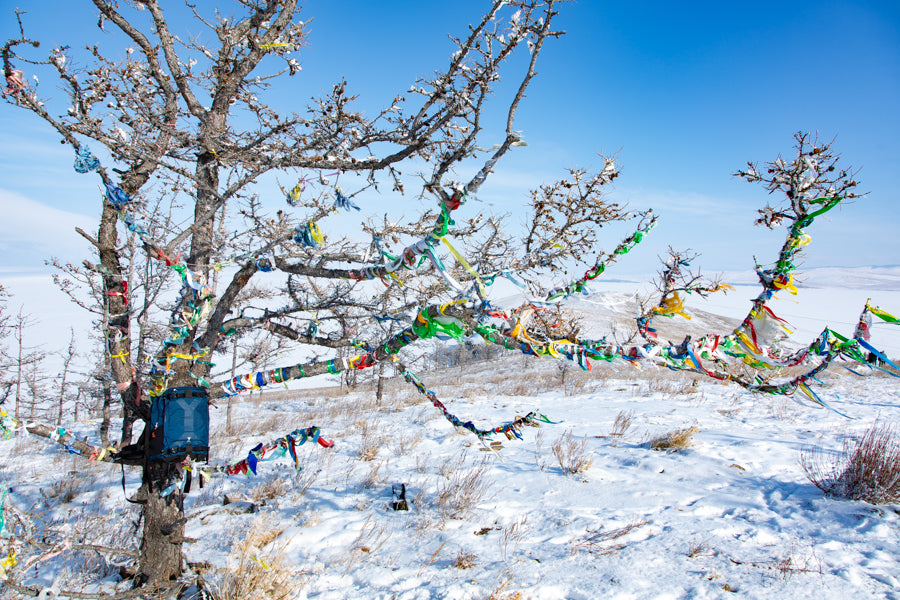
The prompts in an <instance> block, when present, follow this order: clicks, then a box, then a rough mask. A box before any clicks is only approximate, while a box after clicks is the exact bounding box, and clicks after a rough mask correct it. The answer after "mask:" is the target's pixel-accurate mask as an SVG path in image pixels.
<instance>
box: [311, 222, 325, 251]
mask: <svg viewBox="0 0 900 600" xmlns="http://www.w3.org/2000/svg"><path fill="white" fill-rule="evenodd" d="M309 233H310V236H311V237H312V239H314V240H315V241H316V243H318V244H319V245H320V246H321V245H322V244H324V243H325V236H324V235H322V230H321V229H319V225H318V223H316V222H315V221H310V222H309Z"/></svg>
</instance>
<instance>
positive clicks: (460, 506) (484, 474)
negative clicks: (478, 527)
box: [434, 454, 492, 520]
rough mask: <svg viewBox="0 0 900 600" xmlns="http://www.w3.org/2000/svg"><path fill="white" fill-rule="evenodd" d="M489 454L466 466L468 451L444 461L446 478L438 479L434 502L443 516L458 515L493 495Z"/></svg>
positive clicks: (444, 517)
mask: <svg viewBox="0 0 900 600" xmlns="http://www.w3.org/2000/svg"><path fill="white" fill-rule="evenodd" d="M488 470H489V467H488V458H487V457H485V458H484V459H482V460H481V461H479V462H478V463H477V464H475V465H474V466H472V467H467V466H466V455H465V454H460V455H459V456H458V457H457V458H456V459H455V460H451V461H448V462H447V463H444V464H443V465H441V475H442V477H443V479H442V480H441V481H440V482H438V486H437V496H436V498H435V500H434V506H435V508H436V509H437V511H438V513H439V514H440V516H441V519H442V520H446V519H458V518H462V517H464V516H465V515H466V514H468V513H469V512H470V511H472V510H474V509H475V508H476V507H477V506H478V505H479V504H481V503H482V502H484V501H486V500H487V499H488V497H489V496H490V495H491V488H492V483H491V481H490V479H488Z"/></svg>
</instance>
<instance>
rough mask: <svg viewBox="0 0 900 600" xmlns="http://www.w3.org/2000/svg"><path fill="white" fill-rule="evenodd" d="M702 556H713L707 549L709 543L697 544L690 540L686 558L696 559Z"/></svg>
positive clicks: (694, 540) (708, 548)
mask: <svg viewBox="0 0 900 600" xmlns="http://www.w3.org/2000/svg"><path fill="white" fill-rule="evenodd" d="M704 554H709V555H711V554H714V553H713V551H712V550H711V549H710V547H709V542H706V541H703V542H698V541H697V540H696V539H692V540H691V545H690V547H689V548H688V551H687V556H688V558H697V557H698V556H703V555H704Z"/></svg>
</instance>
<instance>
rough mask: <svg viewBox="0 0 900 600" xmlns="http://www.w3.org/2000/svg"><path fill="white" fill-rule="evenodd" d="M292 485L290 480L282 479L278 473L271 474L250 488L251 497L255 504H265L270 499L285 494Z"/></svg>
mask: <svg viewBox="0 0 900 600" xmlns="http://www.w3.org/2000/svg"><path fill="white" fill-rule="evenodd" d="M290 487H291V486H290V482H289V480H286V479H282V478H281V477H280V476H279V475H277V474H276V475H271V476H269V477H267V478H266V479H265V480H263V481H260V482H259V483H258V484H256V486H255V487H254V488H253V489H252V490H250V499H251V500H252V501H253V503H254V504H260V505H265V504H266V502H268V501H269V500H274V499H275V498H281V497H282V496H284V495H285V494H286V493H287V492H288V490H289V489H290Z"/></svg>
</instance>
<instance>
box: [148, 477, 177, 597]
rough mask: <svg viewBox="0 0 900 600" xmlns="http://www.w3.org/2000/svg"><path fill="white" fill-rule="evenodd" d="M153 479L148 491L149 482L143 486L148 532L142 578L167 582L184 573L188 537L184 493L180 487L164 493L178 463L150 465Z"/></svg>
mask: <svg viewBox="0 0 900 600" xmlns="http://www.w3.org/2000/svg"><path fill="white" fill-rule="evenodd" d="M147 472H148V475H147V477H148V478H149V479H150V480H151V481H152V482H153V484H152V491H151V492H150V493H149V494H148V493H146V490H147V483H146V482H145V483H144V485H143V486H142V487H141V492H142V494H141V495H143V496H144V498H146V502H147V503H146V504H144V533H143V538H142V540H141V555H140V576H139V582H140V583H144V582H147V581H153V582H164V581H171V580H173V579H177V578H178V577H179V576H180V575H181V567H182V557H181V546H182V542H183V540H184V525H185V523H186V522H187V519H185V517H184V495H183V494H182V493H181V490H180V489H176V490H175V491H174V492H172V493H171V494H169V495H168V496H166V497H165V498H163V497H160V491H161V490H162V489H164V486H167V485H169V482H170V480H171V478H172V477H173V476H174V475H175V467H174V465H168V464H164V465H158V466H154V467H153V468H150V469H147Z"/></svg>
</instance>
